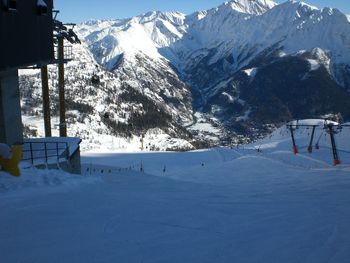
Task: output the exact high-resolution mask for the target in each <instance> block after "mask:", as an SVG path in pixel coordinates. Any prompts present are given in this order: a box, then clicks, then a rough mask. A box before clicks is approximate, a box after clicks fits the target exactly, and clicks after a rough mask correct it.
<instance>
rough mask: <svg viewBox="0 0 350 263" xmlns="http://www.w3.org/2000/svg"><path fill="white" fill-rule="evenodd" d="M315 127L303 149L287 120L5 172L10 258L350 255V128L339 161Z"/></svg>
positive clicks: (1, 185)
mask: <svg viewBox="0 0 350 263" xmlns="http://www.w3.org/2000/svg"><path fill="white" fill-rule="evenodd" d="M315 121H316V120H315ZM315 121H310V120H308V121H306V122H307V123H314V122H315ZM308 133H309V131H308V130H305V129H298V130H296V142H297V144H298V146H299V150H300V154H299V155H297V156H295V155H293V154H292V153H291V139H290V135H289V133H288V130H286V129H285V128H283V129H279V130H276V131H275V132H274V133H273V134H272V135H271V136H269V137H267V138H265V139H264V140H262V141H259V142H257V143H255V144H251V145H243V146H240V147H238V148H234V149H230V148H214V149H210V150H202V151H194V152H186V153H175V152H172V153H160V152H158V153H157V152H156V153H130V154H121V153H119V154H118V153H108V154H103V153H88V154H83V167H82V168H83V175H82V176H73V175H68V174H66V173H64V172H62V171H60V170H56V171H47V170H36V169H22V173H23V175H22V176H21V177H19V178H15V177H10V176H8V175H7V174H5V173H0V211H1V216H0V248H1V253H0V259H1V262H6V263H12V262H36V263H41V262H43V263H44V262H45V263H46V262H146V263H147V262H150V263H151V262H152V263H153V262H174V263H178V262H191V263H192V262H198V263H203V262H220V263H221V262H228V263H231V262H291V263H294V262H336V263H339V262H341V263H342V262H344V263H345V262H347V261H348V259H349V258H350V250H349V246H350V224H349V221H350V210H349V201H350V177H349V172H350V152H347V151H346V150H348V149H350V145H349V144H350V143H349V141H350V140H349V137H350V136H349V134H350V130H349V128H347V130H346V129H345V128H344V129H343V130H342V132H341V133H339V134H337V135H336V140H337V143H338V145H339V147H340V148H341V152H340V156H341V161H342V165H340V166H338V167H333V166H332V165H331V163H332V162H331V150H330V148H329V145H330V144H329V139H328V137H329V136H328V135H327V134H326V135H324V134H323V131H322V129H318V130H317V132H316V136H315V138H318V137H319V135H321V136H320V138H321V140H320V141H319V143H320V149H319V150H314V153H313V154H309V153H307V152H306V148H305V146H307V145H308V140H309V137H310V135H309V134H308ZM315 140H316V139H315ZM141 168H142V171H143V172H141Z"/></svg>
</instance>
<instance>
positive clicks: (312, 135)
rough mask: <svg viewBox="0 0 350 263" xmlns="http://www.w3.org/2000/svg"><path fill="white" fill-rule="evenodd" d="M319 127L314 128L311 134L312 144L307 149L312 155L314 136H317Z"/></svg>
mask: <svg viewBox="0 0 350 263" xmlns="http://www.w3.org/2000/svg"><path fill="white" fill-rule="evenodd" d="M316 127H317V126H312V132H311V138H310V143H309V147H308V148H307V150H308V152H309V153H312V145H313V143H314V136H315V130H316Z"/></svg>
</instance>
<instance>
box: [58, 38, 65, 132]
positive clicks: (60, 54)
mask: <svg viewBox="0 0 350 263" xmlns="http://www.w3.org/2000/svg"><path fill="white" fill-rule="evenodd" d="M58 59H59V64H58V92H59V102H60V137H67V124H66V106H65V94H64V39H63V37H59V38H58Z"/></svg>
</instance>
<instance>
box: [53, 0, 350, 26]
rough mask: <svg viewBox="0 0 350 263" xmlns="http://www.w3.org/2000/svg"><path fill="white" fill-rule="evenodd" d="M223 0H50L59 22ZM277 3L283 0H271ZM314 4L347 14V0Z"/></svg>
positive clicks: (312, 0)
mask: <svg viewBox="0 0 350 263" xmlns="http://www.w3.org/2000/svg"><path fill="white" fill-rule="evenodd" d="M224 1H225V0H176V1H165V0H54V3H55V9H59V10H60V11H61V13H60V15H59V19H60V20H61V21H63V22H73V23H79V22H83V21H86V20H89V19H110V18H127V17H132V16H136V15H139V14H142V13H146V12H148V11H153V10H159V11H180V12H183V13H185V14H190V13H192V12H194V11H199V10H205V9H209V8H212V7H215V6H218V5H220V4H221V3H223V2H224ZM275 1H276V2H277V3H282V2H285V0H275ZM304 2H307V3H309V4H312V5H315V6H317V7H320V8H322V7H325V6H328V7H336V8H338V9H340V10H341V11H343V12H345V13H347V14H350V1H349V0H304Z"/></svg>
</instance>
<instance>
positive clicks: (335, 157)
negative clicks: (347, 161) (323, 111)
mask: <svg viewBox="0 0 350 263" xmlns="http://www.w3.org/2000/svg"><path fill="white" fill-rule="evenodd" d="M333 126H334V125H333V124H328V125H327V129H328V131H329V136H330V138H331V144H332V153H333V164H334V166H336V165H338V164H340V160H339V155H338V150H337V146H336V143H335V138H334V130H333Z"/></svg>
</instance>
